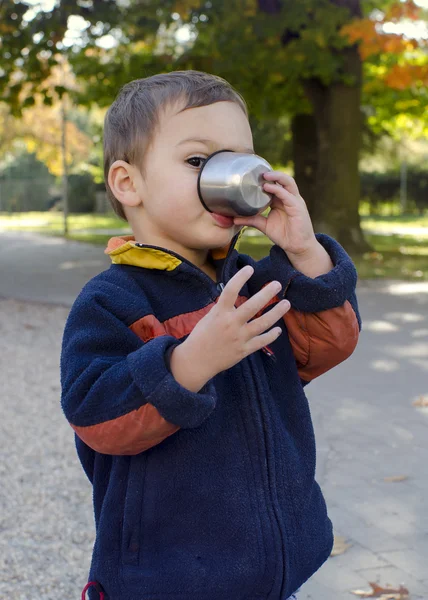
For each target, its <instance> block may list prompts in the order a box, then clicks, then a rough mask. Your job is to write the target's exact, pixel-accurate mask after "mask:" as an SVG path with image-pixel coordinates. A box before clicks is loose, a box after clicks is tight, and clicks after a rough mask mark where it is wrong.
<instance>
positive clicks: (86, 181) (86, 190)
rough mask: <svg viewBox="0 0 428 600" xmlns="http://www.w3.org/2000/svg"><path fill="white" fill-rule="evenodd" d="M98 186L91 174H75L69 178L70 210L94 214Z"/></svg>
mask: <svg viewBox="0 0 428 600" xmlns="http://www.w3.org/2000/svg"><path fill="white" fill-rule="evenodd" d="M95 192H96V184H95V181H94V179H93V177H92V175H91V174H90V173H78V174H77V173H73V174H72V175H69V177H68V210H69V212H71V213H92V212H94V209H95Z"/></svg>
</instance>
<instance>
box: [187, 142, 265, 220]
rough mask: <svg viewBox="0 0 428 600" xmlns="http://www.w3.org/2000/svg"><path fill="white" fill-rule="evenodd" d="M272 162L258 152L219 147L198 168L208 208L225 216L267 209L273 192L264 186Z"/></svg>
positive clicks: (246, 214) (201, 194) (235, 215)
mask: <svg viewBox="0 0 428 600" xmlns="http://www.w3.org/2000/svg"><path fill="white" fill-rule="evenodd" d="M267 171H272V167H271V166H270V164H269V163H268V162H267V161H265V160H264V159H263V158H261V157H260V156H257V154H240V153H238V152H231V151H229V150H220V151H219V152H215V153H214V154H211V156H209V157H208V158H207V160H206V161H205V163H204V165H203V167H202V169H201V170H200V172H199V178H198V194H199V198H200V200H201V202H202V204H203V205H204V206H205V208H206V209H207V210H208V211H210V212H212V213H216V214H219V215H224V216H226V217H238V216H243V217H249V216H253V215H257V214H258V213H260V212H262V211H264V210H265V209H266V208H267V207H268V206H269V204H270V203H271V201H272V194H268V193H266V192H265V191H264V190H263V183H264V182H265V181H266V180H265V179H264V178H263V173H266V172H267Z"/></svg>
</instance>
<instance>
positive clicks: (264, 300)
mask: <svg viewBox="0 0 428 600" xmlns="http://www.w3.org/2000/svg"><path fill="white" fill-rule="evenodd" d="M280 291H281V284H280V283H279V282H278V281H271V282H270V283H269V285H266V286H265V287H264V288H262V289H261V290H260V291H258V292H257V294H254V296H252V297H251V298H250V299H249V300H247V301H246V302H244V304H241V306H240V307H239V308H238V309H237V311H236V312H237V317H238V318H239V320H240V322H241V323H242V325H244V324H245V323H248V321H249V320H250V319H252V318H253V317H254V316H255V315H256V314H257V313H258V312H260V311H261V310H262V309H263V308H264V307H265V306H266V304H268V303H269V302H270V300H272V299H273V298H275V296H276V295H277V294H278V293H279V292H280Z"/></svg>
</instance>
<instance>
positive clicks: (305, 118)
mask: <svg viewBox="0 0 428 600" xmlns="http://www.w3.org/2000/svg"><path fill="white" fill-rule="evenodd" d="M291 132H292V153H293V163H294V178H295V180H296V183H297V185H298V187H299V192H300V194H301V196H302V197H303V198H304V199H305V202H306V206H307V207H308V210H309V214H310V215H311V217H312V215H313V212H314V206H315V204H316V189H317V186H316V176H317V166H318V136H317V128H316V123H315V119H314V117H313V115H296V116H295V117H293V119H292V122H291Z"/></svg>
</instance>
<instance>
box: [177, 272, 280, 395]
mask: <svg viewBox="0 0 428 600" xmlns="http://www.w3.org/2000/svg"><path fill="white" fill-rule="evenodd" d="M253 273H254V269H253V268H252V267H250V266H249V265H247V266H246V267H244V268H243V269H241V270H240V271H239V272H238V273H237V274H236V275H235V276H234V277H232V279H231V280H230V281H229V282H228V284H227V285H226V286H225V288H224V290H223V292H222V294H221V296H220V298H219V300H218V302H217V304H215V306H213V308H212V309H211V310H210V312H209V313H208V314H207V315H205V317H203V318H202V319H201V320H200V321H199V323H198V324H197V325H196V327H195V328H194V329H193V331H192V333H191V334H190V335H189V337H188V338H187V339H186V341H184V342H183V343H182V344H180V345H179V346H177V347H176V348H175V349H174V351H173V352H172V354H171V363H170V365H171V372H172V374H173V375H174V377H175V379H176V380H177V381H178V382H179V383H180V384H181V385H183V387H186V388H187V389H189V390H191V391H194V392H197V391H199V390H200V389H201V388H202V387H203V386H204V385H205V384H206V383H207V382H208V381H209V380H210V379H211V378H212V377H214V376H215V375H217V373H220V372H221V371H225V370H226V369H230V368H231V367H233V366H234V365H236V364H237V363H238V362H240V361H241V360H242V359H243V358H245V357H246V356H248V355H249V354H252V353H253V352H257V350H260V349H261V348H263V347H264V346H267V345H269V344H271V343H272V342H273V341H274V340H276V339H277V338H278V336H279V335H280V333H281V331H282V330H281V328H280V327H275V328H273V329H271V330H270V331H267V330H269V329H270V328H271V327H272V326H273V325H274V324H275V323H276V322H277V321H279V320H280V319H281V318H282V317H283V316H284V315H285V313H286V312H287V311H288V310H289V309H290V303H289V302H288V300H283V301H281V302H279V303H278V304H277V305H276V306H274V307H273V308H272V309H271V310H270V311H269V312H268V313H266V314H264V315H262V316H261V317H258V318H257V319H254V320H253V321H251V322H249V321H250V320H251V319H253V317H254V316H255V315H256V314H257V313H258V312H259V311H260V310H262V308H264V307H265V306H266V304H267V303H268V302H269V300H271V299H272V298H274V297H275V296H276V294H277V293H278V292H279V291H280V289H281V285H280V284H279V283H278V282H275V281H273V282H271V283H270V284H269V285H267V286H266V287H264V288H263V289H262V290H260V291H259V292H258V293H257V294H255V295H254V296H253V297H252V298H250V299H249V300H247V301H246V302H245V303H244V304H242V305H241V306H240V307H239V308H235V303H236V301H237V298H238V294H239V292H240V290H241V289H242V287H243V285H244V284H245V283H246V282H247V281H248V280H249V279H250V277H251V276H252V274H253Z"/></svg>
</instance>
